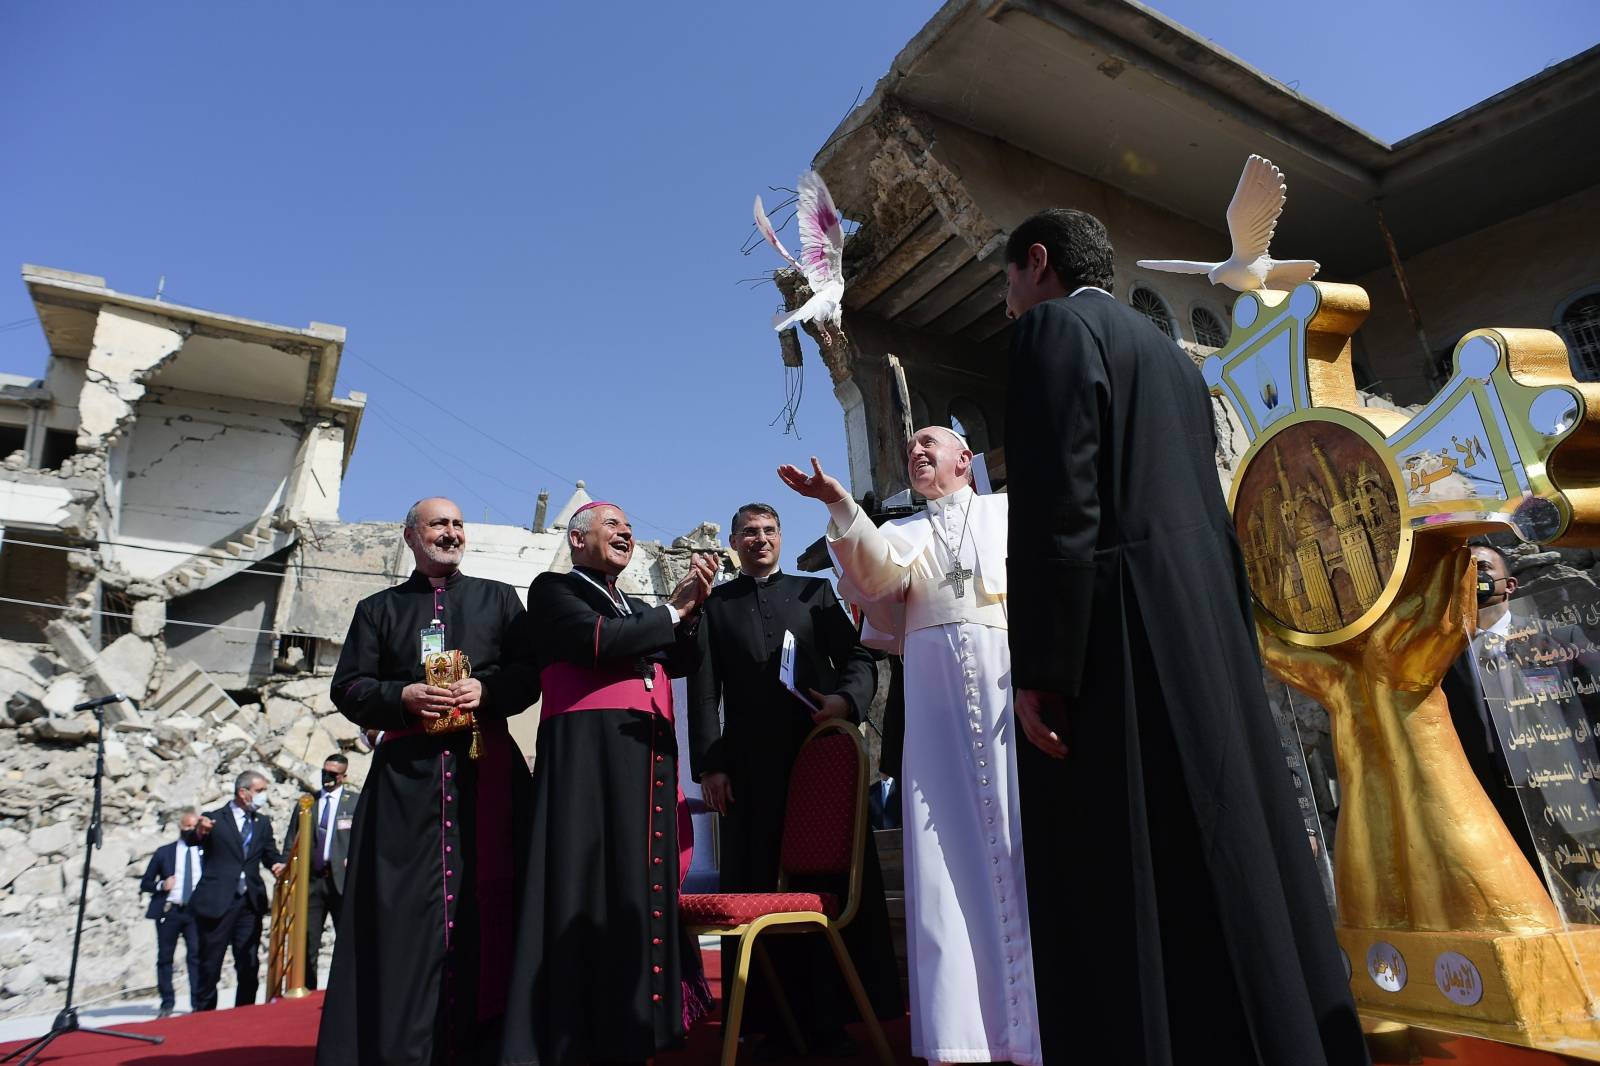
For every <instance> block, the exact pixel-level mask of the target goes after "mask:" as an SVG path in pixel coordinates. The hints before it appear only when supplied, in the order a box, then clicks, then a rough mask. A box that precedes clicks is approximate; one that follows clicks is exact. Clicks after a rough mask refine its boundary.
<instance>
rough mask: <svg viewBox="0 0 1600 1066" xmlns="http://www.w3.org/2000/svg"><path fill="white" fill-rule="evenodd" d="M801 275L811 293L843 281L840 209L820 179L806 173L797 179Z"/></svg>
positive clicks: (842, 240)
mask: <svg viewBox="0 0 1600 1066" xmlns="http://www.w3.org/2000/svg"><path fill="white" fill-rule="evenodd" d="M798 189H799V193H800V207H799V214H798V215H797V216H796V217H797V219H798V221H799V223H800V271H801V273H803V274H805V276H806V281H808V282H810V283H811V290H812V291H813V292H815V291H817V290H818V289H820V288H822V286H823V285H825V284H827V283H828V282H830V281H840V282H842V281H843V280H844V231H843V230H842V229H840V228H839V209H838V208H837V207H835V206H833V197H832V196H831V195H829V193H828V187H827V185H825V184H823V181H822V175H821V174H818V173H817V172H816V171H815V170H808V171H806V172H805V173H804V174H802V175H800V184H799V186H798Z"/></svg>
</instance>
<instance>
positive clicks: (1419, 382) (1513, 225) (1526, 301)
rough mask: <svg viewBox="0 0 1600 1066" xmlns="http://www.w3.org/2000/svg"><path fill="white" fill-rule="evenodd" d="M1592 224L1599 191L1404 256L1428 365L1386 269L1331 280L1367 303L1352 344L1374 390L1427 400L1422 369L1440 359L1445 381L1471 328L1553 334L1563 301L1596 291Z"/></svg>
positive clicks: (1599, 275) (1599, 259)
mask: <svg viewBox="0 0 1600 1066" xmlns="http://www.w3.org/2000/svg"><path fill="white" fill-rule="evenodd" d="M1597 217H1600V186H1594V187H1591V188H1589V189H1585V190H1584V191H1583V192H1579V193H1574V194H1573V195H1572V196H1568V197H1566V198H1565V199H1562V200H1557V201H1556V202H1555V203H1552V204H1546V205H1545V206H1543V207H1540V208H1538V209H1536V210H1533V211H1529V212H1528V213H1527V214H1524V215H1519V216H1518V217H1516V218H1513V219H1509V220H1508V221H1505V222H1502V223H1500V224H1499V225H1495V226H1490V227H1488V228H1486V229H1482V230H1479V231H1477V232H1476V233H1473V234H1471V235H1469V236H1466V237H1463V238H1461V239H1460V240H1456V241H1450V242H1449V243H1447V244H1442V245H1439V246H1438V247H1437V248H1429V249H1428V250H1427V251H1425V252H1421V253H1419V254H1417V255H1412V256H1408V257H1406V258H1405V259H1404V260H1403V265H1404V267H1405V272H1406V280H1407V281H1408V283H1409V284H1410V286H1411V292H1412V296H1413V297H1414V298H1415V299H1416V303H1417V308H1418V311H1419V312H1420V314H1421V316H1422V325H1423V329H1424V330H1425V331H1426V333H1427V336H1428V346H1429V348H1430V349H1431V351H1430V352H1429V353H1427V358H1425V357H1424V353H1423V351H1422V345H1421V342H1420V341H1419V340H1418V339H1417V334H1416V330H1415V328H1414V327H1413V326H1412V323H1411V316H1410V313H1409V312H1408V311H1407V310H1406V304H1405V297H1404V296H1403V295H1402V294H1401V292H1400V285H1399V282H1397V281H1396V280H1395V275H1394V271H1393V270H1392V269H1391V268H1389V267H1384V268H1382V269H1380V270H1375V271H1373V272H1372V273H1370V274H1367V275H1365V276H1363V277H1360V278H1350V279H1346V278H1332V279H1329V280H1333V281H1345V280H1350V281H1354V282H1355V283H1356V284H1358V285H1360V286H1361V287H1362V288H1364V289H1366V290H1367V293H1368V295H1369V296H1371V298H1372V314H1371V315H1370V316H1369V317H1368V318H1367V321H1366V323H1365V324H1364V325H1363V326H1362V327H1361V332H1360V334H1359V335H1358V336H1359V339H1360V342H1361V344H1362V345H1363V347H1364V349H1365V351H1366V354H1367V359H1368V363H1369V366H1370V367H1371V369H1372V373H1373V375H1374V376H1375V377H1376V378H1377V379H1378V380H1377V382H1376V383H1375V384H1374V385H1373V386H1372V388H1373V391H1375V392H1383V393H1387V394H1390V395H1393V396H1394V397H1395V399H1397V400H1399V401H1401V402H1402V403H1423V402H1426V401H1427V400H1429V399H1431V398H1432V397H1433V393H1434V391H1435V388H1436V386H1435V384H1434V382H1433V381H1431V380H1430V379H1429V366H1428V364H1429V363H1430V362H1432V361H1433V360H1435V359H1437V358H1438V357H1439V356H1441V354H1442V355H1443V356H1444V357H1445V358H1446V362H1445V363H1444V364H1443V365H1444V367H1445V372H1446V373H1447V374H1448V372H1449V365H1450V364H1449V363H1448V355H1449V353H1450V351H1451V350H1453V349H1454V347H1455V345H1456V342H1457V341H1459V340H1460V339H1461V338H1462V336H1464V335H1465V334H1467V333H1469V332H1471V331H1472V330H1475V329H1481V328H1484V327H1489V326H1525V327H1531V328H1534V329H1554V328H1555V321H1556V313H1557V311H1558V310H1559V309H1560V308H1561V307H1562V306H1563V305H1564V304H1565V303H1566V301H1567V300H1568V299H1570V298H1571V297H1572V296H1574V295H1575V294H1576V293H1578V292H1579V291H1580V290H1582V289H1586V288H1592V287H1594V286H1596V285H1600V254H1597V253H1596V250H1595V234H1596V225H1595V219H1596V218H1597ZM1401 252H1402V254H1404V252H1405V249H1401ZM1563 339H1564V338H1563Z"/></svg>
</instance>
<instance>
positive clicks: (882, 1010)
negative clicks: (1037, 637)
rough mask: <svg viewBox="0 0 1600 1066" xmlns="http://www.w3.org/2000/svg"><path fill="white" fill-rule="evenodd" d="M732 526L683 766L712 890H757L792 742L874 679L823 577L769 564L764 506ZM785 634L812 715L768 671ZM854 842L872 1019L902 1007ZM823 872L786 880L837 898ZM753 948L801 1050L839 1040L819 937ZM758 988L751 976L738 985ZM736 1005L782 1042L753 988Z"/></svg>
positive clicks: (704, 625) (774, 539) (762, 885)
mask: <svg viewBox="0 0 1600 1066" xmlns="http://www.w3.org/2000/svg"><path fill="white" fill-rule="evenodd" d="M732 529H733V532H732V535H731V536H730V538H729V540H730V542H731V543H732V545H733V549H734V551H735V552H737V553H738V555H739V559H740V562H741V564H742V568H743V572H742V573H741V574H740V576H739V577H737V578H735V579H734V580H732V581H730V582H727V583H726V584H723V585H719V586H718V587H717V588H715V589H713V590H712V592H711V595H710V596H709V597H708V598H707V600H706V605H705V607H704V609H703V617H702V618H701V621H700V644H701V648H702V653H701V657H700V668H699V669H698V670H697V671H695V673H694V674H693V675H691V677H690V679H689V745H690V753H689V754H690V767H691V769H692V771H693V773H694V779H695V780H696V781H699V782H700V783H701V788H702V791H703V793H704V795H705V799H706V803H707V805H708V806H710V807H711V808H712V809H713V810H716V811H718V812H719V814H720V815H721V818H722V821H721V826H720V833H719V836H718V840H719V842H720V850H719V858H720V873H721V890H722V891H723V892H771V891H774V890H775V889H776V888H777V884H778V860H779V850H780V845H781V844H782V839H783V816H784V806H785V804H786V802H787V799H788V792H789V771H790V769H791V768H792V767H793V765H794V760H795V756H796V755H798V754H799V751H800V744H801V742H802V741H803V740H804V739H805V737H806V735H807V734H808V733H809V732H810V731H811V729H812V727H813V726H814V725H815V722H816V721H820V720H821V719H822V717H823V716H827V717H848V718H849V719H851V720H852V721H860V720H861V718H862V717H863V715H864V714H865V712H866V710H867V708H868V706H869V705H870V704H871V702H872V696H873V692H874V691H875V689H876V687H877V666H876V663H875V662H874V661H873V656H872V653H871V652H870V651H868V650H867V649H866V648H864V647H862V645H861V642H860V639H859V638H858V636H857V634H856V629H855V625H854V624H853V623H852V622H851V620H850V616H849V615H848V614H846V613H845V611H844V608H843V607H842V606H841V605H840V603H839V599H838V597H837V596H836V595H835V594H834V591H833V586H832V585H830V584H829V583H828V582H827V581H826V580H824V579H823V578H818V577H800V576H795V575H792V574H785V573H783V572H782V571H781V570H780V569H779V568H778V563H779V556H780V552H781V549H782V543H783V541H782V538H783V533H782V529H781V527H780V525H779V519H778V514H777V512H776V511H774V510H773V509H772V508H771V507H770V506H768V505H766V504H747V505H745V506H744V507H741V508H740V509H739V511H738V513H737V514H736V515H735V516H734V520H733V527H732ZM786 632H787V633H791V634H793V635H794V641H795V648H796V656H795V660H796V661H795V683H796V686H797V687H799V688H801V689H802V690H807V689H809V690H811V694H812V699H813V702H815V703H816V704H817V705H818V706H819V712H818V714H816V715H813V713H812V711H811V710H810V709H809V708H808V707H806V705H805V704H804V703H802V702H800V700H799V699H798V698H796V697H795V696H794V695H793V694H792V693H791V692H789V690H788V689H786V688H785V687H784V686H783V684H782V683H781V682H780V681H779V671H778V665H779V657H780V651H781V647H782V643H783V639H784V634H785V633H786ZM825 694H826V696H825ZM819 697H823V698H819ZM719 703H720V704H721V708H722V717H721V721H720V723H719V720H718V713H717V712H718V704H719ZM864 850H865V854H864V856H863V859H862V863H863V877H862V884H861V895H862V901H861V909H860V911H859V912H858V913H857V915H856V917H855V920H854V921H852V922H851V923H850V925H849V926H847V927H846V929H845V931H844V939H845V945H846V947H848V948H849V949H850V954H851V958H852V959H853V960H854V962H855V965H856V969H857V971H858V972H859V973H860V975H861V979H862V983H863V984H864V985H865V986H866V989H867V994H868V996H869V997H870V998H871V999H872V1004H873V1007H874V1009H875V1011H876V1012H877V1014H878V1016H879V1017H881V1018H896V1017H899V1016H900V1015H901V1014H902V1013H903V1012H904V1006H903V1003H902V1000H901V996H900V977H899V973H898V971H897V969H896V966H895V958H894V942H893V940H892V938H891V936H890V931H889V913H888V906H887V903H886V902H885V900H884V892H883V875H882V873H881V871H880V870H879V868H878V852H877V848H876V846H875V845H874V843H873V840H872V836H871V834H870V833H869V834H868V835H867V837H866V841H865V848H864ZM828 881H829V883H826V884H817V885H811V884H807V885H800V884H798V883H796V884H795V885H793V886H792V887H794V888H796V889H804V890H806V891H822V892H832V893H835V894H837V895H839V896H840V898H843V896H844V893H845V892H846V891H847V890H848V885H846V884H843V883H842V882H841V879H838V878H830V879H828ZM767 950H768V953H769V954H770V955H771V957H772V960H773V964H774V968H775V969H776V970H777V972H778V975H779V979H780V980H781V981H782V982H783V986H784V992H785V996H786V998H787V999H788V1001H789V1005H790V1007H791V1008H793V1010H794V1014H795V1017H796V1019H797V1020H798V1022H799V1024H800V1027H801V1029H802V1034H803V1035H804V1037H805V1039H806V1045H807V1048H808V1049H809V1050H822V1049H827V1048H829V1047H830V1046H838V1045H840V1044H841V1043H842V1042H843V1040H844V1034H843V1031H842V1026H843V1025H844V1024H845V1023H846V1022H847V1021H851V1020H853V1018H854V1015H855V1011H854V1007H853V1005H851V1004H850V1002H849V1000H848V997H847V996H846V994H845V991H844V986H843V985H842V983H841V982H840V980H839V971H838V964H837V963H836V962H835V961H834V959H833V956H832V953H831V952H829V951H828V949H827V945H826V944H824V943H823V942H822V940H821V938H819V937H800V938H794V939H793V940H788V941H786V940H785V939H784V938H782V937H779V938H776V939H775V940H774V941H773V943H772V944H770V945H768V948H767ZM737 954H738V945H737V944H736V943H733V942H732V941H728V940H725V941H724V944H723V951H722V972H723V973H724V974H731V973H733V972H734V967H735V965H736V959H737ZM763 987H764V986H763V983H762V982H760V981H759V980H758V981H756V982H755V983H754V984H753V985H752V992H756V991H758V990H761V989H763ZM747 1009H748V1010H749V1011H750V1013H749V1014H747V1018H749V1025H748V1026H747V1028H748V1029H749V1030H750V1031H751V1032H765V1033H767V1034H768V1039H769V1040H772V1041H778V1042H779V1043H780V1044H781V1043H782V1042H784V1041H785V1039H786V1037H785V1034H783V1031H782V1028H781V1027H780V1026H779V1024H778V1023H777V1020H776V1017H775V1016H774V1015H773V1013H772V1012H771V1010H770V1008H769V1007H768V1006H767V1005H765V1004H764V1003H763V1002H762V1000H761V999H759V998H753V999H752V1000H751V1002H750V1006H749V1007H748V1008H747ZM775 1047H776V1046H775Z"/></svg>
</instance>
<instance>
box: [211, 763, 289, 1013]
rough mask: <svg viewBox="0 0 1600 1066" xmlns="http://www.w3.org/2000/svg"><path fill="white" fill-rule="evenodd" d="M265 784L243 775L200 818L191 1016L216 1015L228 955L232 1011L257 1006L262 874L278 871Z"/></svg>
mask: <svg viewBox="0 0 1600 1066" xmlns="http://www.w3.org/2000/svg"><path fill="white" fill-rule="evenodd" d="M267 784H268V783H267V778H266V776H265V775H264V774H262V773H260V772H259V771H256V770H246V771H245V772H244V773H242V774H240V775H239V776H238V777H237V778H235V779H234V782H233V799H232V800H231V801H229V803H228V804H227V805H226V806H223V807H218V808H217V809H216V810H214V811H211V812H210V813H208V814H206V815H203V816H202V817H201V819H200V822H199V825H198V827H197V830H198V832H199V834H200V841H201V847H202V848H204V849H205V863H204V866H205V869H204V870H203V871H202V872H201V874H200V883H199V884H198V885H196V886H195V890H194V897H193V899H194V913H195V920H196V922H197V924H198V925H199V926H200V991H199V993H198V994H197V995H196V996H195V1000H196V1003H195V1010H216V1009H217V981H218V980H219V979H221V977H222V957H223V955H224V954H226V953H227V951H228V949H229V948H230V947H231V948H232V949H233V970H234V973H235V974H237V975H238V979H239V987H238V991H237V992H236V993H235V995H234V1001H233V1005H234V1006H235V1007H243V1006H247V1005H248V1004H251V1003H254V1002H255V1001H256V982H257V971H258V970H259V968H260V962H259V960H258V958H257V952H258V950H259V949H260V947H261V916H262V915H264V914H266V913H267V906H268V902H267V886H266V885H265V884H264V883H263V882H262V880H261V871H262V869H268V870H271V871H272V873H273V876H274V877H276V876H277V874H278V871H279V870H281V869H283V861H282V857H281V856H280V855H279V854H278V845H277V844H276V843H275V842H274V841H273V839H272V823H271V822H269V821H268V820H267V816H266V815H265V814H263V813H262V811H264V810H265V809H266V806H267Z"/></svg>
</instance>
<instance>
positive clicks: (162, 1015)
mask: <svg viewBox="0 0 1600 1066" xmlns="http://www.w3.org/2000/svg"><path fill="white" fill-rule="evenodd" d="M171 1013H172V1008H171V1007H162V1008H161V1009H160V1010H158V1011H156V1017H157V1018H165V1017H166V1016H167V1015H169V1014H171Z"/></svg>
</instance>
